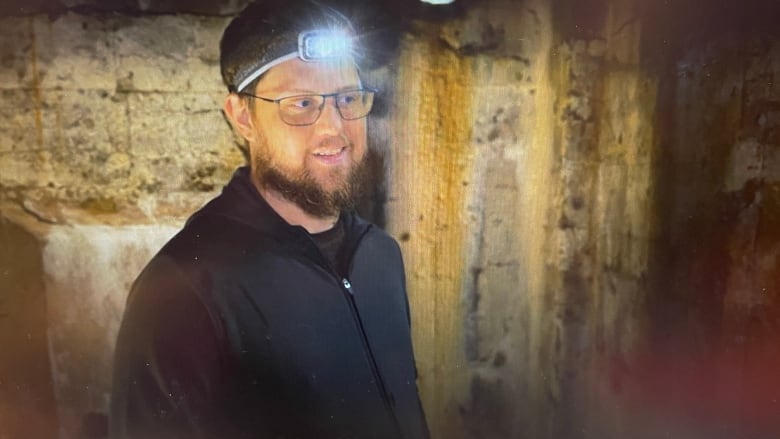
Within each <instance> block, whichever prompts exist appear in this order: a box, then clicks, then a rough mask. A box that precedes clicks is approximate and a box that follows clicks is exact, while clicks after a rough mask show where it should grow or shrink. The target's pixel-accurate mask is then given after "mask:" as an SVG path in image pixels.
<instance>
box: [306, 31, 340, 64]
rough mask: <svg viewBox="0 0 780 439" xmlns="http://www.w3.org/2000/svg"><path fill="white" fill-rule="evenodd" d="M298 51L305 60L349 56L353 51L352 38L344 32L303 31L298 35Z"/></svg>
mask: <svg viewBox="0 0 780 439" xmlns="http://www.w3.org/2000/svg"><path fill="white" fill-rule="evenodd" d="M298 52H299V54H300V57H301V59H303V60H304V61H315V60H319V59H329V58H336V57H343V56H348V55H349V54H350V53H352V40H351V39H350V38H349V37H348V36H347V35H346V34H345V33H343V32H333V31H310V32H302V33H301V34H300V35H299V37H298Z"/></svg>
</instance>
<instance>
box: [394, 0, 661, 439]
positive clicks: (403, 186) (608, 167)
mask: <svg viewBox="0 0 780 439" xmlns="http://www.w3.org/2000/svg"><path fill="white" fill-rule="evenodd" d="M629 6H630V5H629ZM629 6H626V5H622V4H620V3H619V2H615V4H614V5H613V6H612V7H611V8H609V9H606V10H604V13H605V16H604V17H602V24H601V26H602V27H603V28H602V29H599V34H601V35H609V37H608V38H594V39H591V40H584V39H568V40H561V39H559V38H558V37H556V35H555V32H556V26H557V25H558V24H557V21H556V17H554V16H553V12H554V11H553V9H551V8H550V5H549V3H548V2H543V1H537V2H534V1H528V2H523V3H522V6H521V7H519V6H518V4H517V2H505V1H493V2H488V3H487V4H483V5H482V7H473V8H469V9H468V10H467V12H466V13H465V14H464V15H463V17H461V18H459V19H457V20H452V21H449V22H446V23H444V24H434V23H427V25H428V26H429V27H427V28H426V29H425V30H422V29H423V26H422V25H420V29H421V30H420V31H419V35H417V36H416V38H415V39H414V41H415V42H416V41H420V40H422V41H421V42H419V43H416V44H415V42H411V43H409V44H407V45H405V46H403V49H404V52H405V53H408V55H405V56H406V57H405V58H402V61H401V63H400V65H401V69H400V74H399V77H398V80H397V81H398V82H397V87H398V89H399V93H398V96H399V97H398V101H399V102H401V106H399V108H398V109H397V112H396V114H397V116H396V117H397V119H396V132H397V133H399V134H398V136H397V137H396V141H398V142H399V144H400V145H403V147H402V148H401V149H399V150H394V155H393V158H392V166H393V168H392V169H393V173H392V177H391V180H392V185H391V195H390V198H389V203H388V210H389V228H390V230H391V231H393V233H395V234H396V236H398V237H400V239H401V240H402V241H403V244H402V246H403V249H404V252H405V256H406V257H407V262H408V264H409V265H410V267H411V268H410V280H409V283H410V294H411V296H412V304H413V312H414V313H416V314H415V315H416V316H418V317H417V318H416V319H415V323H416V327H415V337H416V338H415V341H416V347H417V349H418V351H419V352H422V355H419V354H418V356H420V357H421V358H419V363H420V364H419V367H420V370H421V372H420V373H421V377H422V382H423V384H424V385H423V399H424V401H425V402H426V408H427V409H428V410H429V416H430V417H431V422H432V425H433V430H434V432H435V436H436V437H484V438H493V437H495V438H504V437H576V436H577V434H579V432H581V431H582V429H584V428H586V427H590V425H589V424H590V423H593V422H595V421H593V419H596V417H597V415H603V413H600V412H599V408H598V407H594V408H593V409H592V410H589V409H588V403H589V393H588V386H589V385H590V384H591V383H590V381H589V370H590V369H589V365H590V364H597V363H599V361H600V359H601V358H602V357H603V358H611V357H612V356H622V355H627V354H629V353H630V352H631V350H632V349H633V348H634V347H635V345H636V342H637V340H640V339H641V338H642V337H643V335H644V333H643V331H642V327H643V326H642V325H643V316H642V313H641V310H642V308H641V307H642V303H643V297H644V294H645V293H646V292H645V290H644V288H643V286H644V281H643V279H644V278H645V276H646V273H647V268H648V254H649V248H650V247H649V246H650V243H651V239H650V238H651V236H650V234H651V229H652V225H653V223H652V220H653V216H652V215H651V214H650V212H651V211H652V206H653V199H652V197H651V189H652V184H653V180H652V178H653V172H652V164H653V154H654V138H653V130H652V128H651V127H652V121H653V117H654V107H655V94H656V87H657V86H656V82H655V80H653V79H652V78H650V77H647V75H645V74H644V73H643V72H642V69H641V67H640V65H639V62H638V61H639V39H640V35H641V33H640V29H641V28H640V26H639V24H633V25H630V26H625V25H624V23H625V21H626V20H627V19H628V18H629V17H630V16H631V13H632V10H631V8H630V7H629ZM431 28H432V29H431ZM432 36H433V37H432ZM437 37H438V39H439V40H440V42H439V43H438V44H437V42H436V38H437ZM432 38H433V40H432V42H431V39H432ZM426 41H428V42H426ZM440 59H448V60H449V61H448V62H447V63H446V64H441V63H439V62H438V61H437V60H440ZM464 70H465V71H464ZM429 83H430V84H432V86H430V87H432V88H430V89H428V88H426V84H429ZM436 85H439V87H444V88H445V89H446V93H441V92H438V91H437V90H438V89H437V88H435V87H436ZM444 109H447V110H446V111H444ZM405 112H406V113H408V114H404V113H405ZM435 255H438V256H435ZM442 258H444V259H442ZM442 264H444V267H445V268H444V269H442V268H441V265H442ZM448 350H449V352H448ZM464 359H465V360H466V361H465V363H464V362H463V360H464ZM464 369H466V370H464ZM431 379H432V380H434V381H435V383H431V382H430V380H431ZM599 427H600V428H602V430H603V431H605V432H609V429H608V428H606V427H604V426H599ZM614 437H618V436H614Z"/></svg>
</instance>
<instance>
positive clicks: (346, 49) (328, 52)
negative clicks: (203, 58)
mask: <svg viewBox="0 0 780 439" xmlns="http://www.w3.org/2000/svg"><path fill="white" fill-rule="evenodd" d="M352 53H353V47H352V38H351V37H350V36H349V34H347V33H346V32H343V31H339V30H309V31H304V32H301V33H299V34H298V51H297V52H292V53H288V54H286V55H282V56H280V57H278V58H275V59H272V60H271V61H268V62H267V63H265V64H262V65H260V66H258V67H257V68H256V69H254V70H252V71H251V72H248V73H249V74H248V75H247V76H246V78H243V79H241V80H240V81H238V86H237V87H236V92H239V93H240V92H242V91H244V89H245V88H246V87H247V86H248V85H249V84H251V83H252V81H254V80H255V79H257V78H259V77H260V75H262V74H263V73H265V72H267V71H268V70H269V69H270V68H271V67H274V66H277V65H279V64H281V63H283V62H285V61H288V60H291V59H295V58H300V59H302V60H303V61H306V62H316V61H327V60H332V59H337V58H347V57H349V56H351V55H352Z"/></svg>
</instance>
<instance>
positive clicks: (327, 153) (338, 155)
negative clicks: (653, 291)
mask: <svg viewBox="0 0 780 439" xmlns="http://www.w3.org/2000/svg"><path fill="white" fill-rule="evenodd" d="M346 150H347V147H346V146H342V147H341V148H336V149H327V150H320V151H315V152H314V157H316V158H317V159H318V161H320V162H322V163H324V164H328V165H333V164H336V163H339V162H340V161H341V160H342V158H343V157H344V156H345V155H346Z"/></svg>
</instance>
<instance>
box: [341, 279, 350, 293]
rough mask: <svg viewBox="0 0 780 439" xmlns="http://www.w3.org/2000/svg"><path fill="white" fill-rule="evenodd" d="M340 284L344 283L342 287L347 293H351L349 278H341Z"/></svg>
mask: <svg viewBox="0 0 780 439" xmlns="http://www.w3.org/2000/svg"><path fill="white" fill-rule="evenodd" d="M341 284H342V285H344V288H345V289H346V290H347V291H348V292H349V294H352V284H351V283H349V280H347V278H346V277H345V278H343V279H341Z"/></svg>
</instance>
